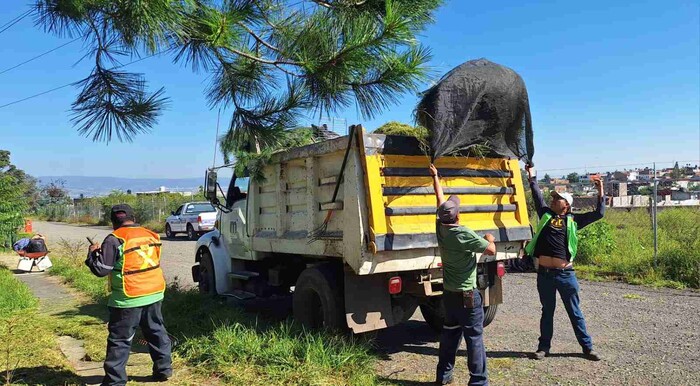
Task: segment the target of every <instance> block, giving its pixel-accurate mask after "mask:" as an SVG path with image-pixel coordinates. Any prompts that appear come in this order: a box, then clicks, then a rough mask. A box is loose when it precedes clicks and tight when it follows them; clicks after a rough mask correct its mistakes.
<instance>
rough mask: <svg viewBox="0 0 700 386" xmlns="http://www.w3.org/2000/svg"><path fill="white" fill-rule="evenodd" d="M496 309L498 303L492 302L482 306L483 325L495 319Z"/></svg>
mask: <svg viewBox="0 0 700 386" xmlns="http://www.w3.org/2000/svg"><path fill="white" fill-rule="evenodd" d="M497 311H498V304H493V305H490V306H486V307H484V327H486V326H488V325H489V324H491V322H493V320H494V319H496V312H497Z"/></svg>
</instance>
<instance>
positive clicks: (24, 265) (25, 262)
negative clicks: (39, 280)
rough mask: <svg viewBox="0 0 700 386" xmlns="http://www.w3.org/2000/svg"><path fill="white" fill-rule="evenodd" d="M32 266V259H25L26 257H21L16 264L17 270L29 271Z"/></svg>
mask: <svg viewBox="0 0 700 386" xmlns="http://www.w3.org/2000/svg"><path fill="white" fill-rule="evenodd" d="M33 266H34V260H33V259H27V258H26V257H21V258H20V259H19V264H17V270H18V271H24V272H31V271H32V267H33Z"/></svg>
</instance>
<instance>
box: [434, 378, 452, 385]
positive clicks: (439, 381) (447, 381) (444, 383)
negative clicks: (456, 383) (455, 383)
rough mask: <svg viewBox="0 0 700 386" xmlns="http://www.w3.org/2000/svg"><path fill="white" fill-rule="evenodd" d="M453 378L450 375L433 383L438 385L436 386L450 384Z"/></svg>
mask: <svg viewBox="0 0 700 386" xmlns="http://www.w3.org/2000/svg"><path fill="white" fill-rule="evenodd" d="M453 379H454V378H453V377H452V376H449V377H447V378H445V379H443V380H442V381H441V380H437V381H435V384H436V385H438V386H442V385H450V384H452V380H453Z"/></svg>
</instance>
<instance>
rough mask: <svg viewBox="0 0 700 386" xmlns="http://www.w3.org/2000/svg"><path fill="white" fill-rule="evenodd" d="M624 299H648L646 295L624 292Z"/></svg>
mask: <svg viewBox="0 0 700 386" xmlns="http://www.w3.org/2000/svg"><path fill="white" fill-rule="evenodd" d="M622 298H623V299H629V300H644V299H646V298H645V297H644V296H641V295H637V294H624V295H622Z"/></svg>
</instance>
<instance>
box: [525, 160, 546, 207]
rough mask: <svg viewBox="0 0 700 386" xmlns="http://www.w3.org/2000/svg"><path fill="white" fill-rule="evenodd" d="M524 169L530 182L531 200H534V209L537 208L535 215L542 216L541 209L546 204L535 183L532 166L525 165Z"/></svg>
mask: <svg viewBox="0 0 700 386" xmlns="http://www.w3.org/2000/svg"><path fill="white" fill-rule="evenodd" d="M525 171H527V181H528V182H529V183H530V190H531V191H532V200H533V201H534V202H535V209H536V210H537V215H538V216H542V214H543V211H544V209H545V208H547V204H545V202H544V198H543V197H542V191H541V190H540V187H539V186H538V185H537V178H535V177H534V176H533V175H532V166H531V165H525Z"/></svg>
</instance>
